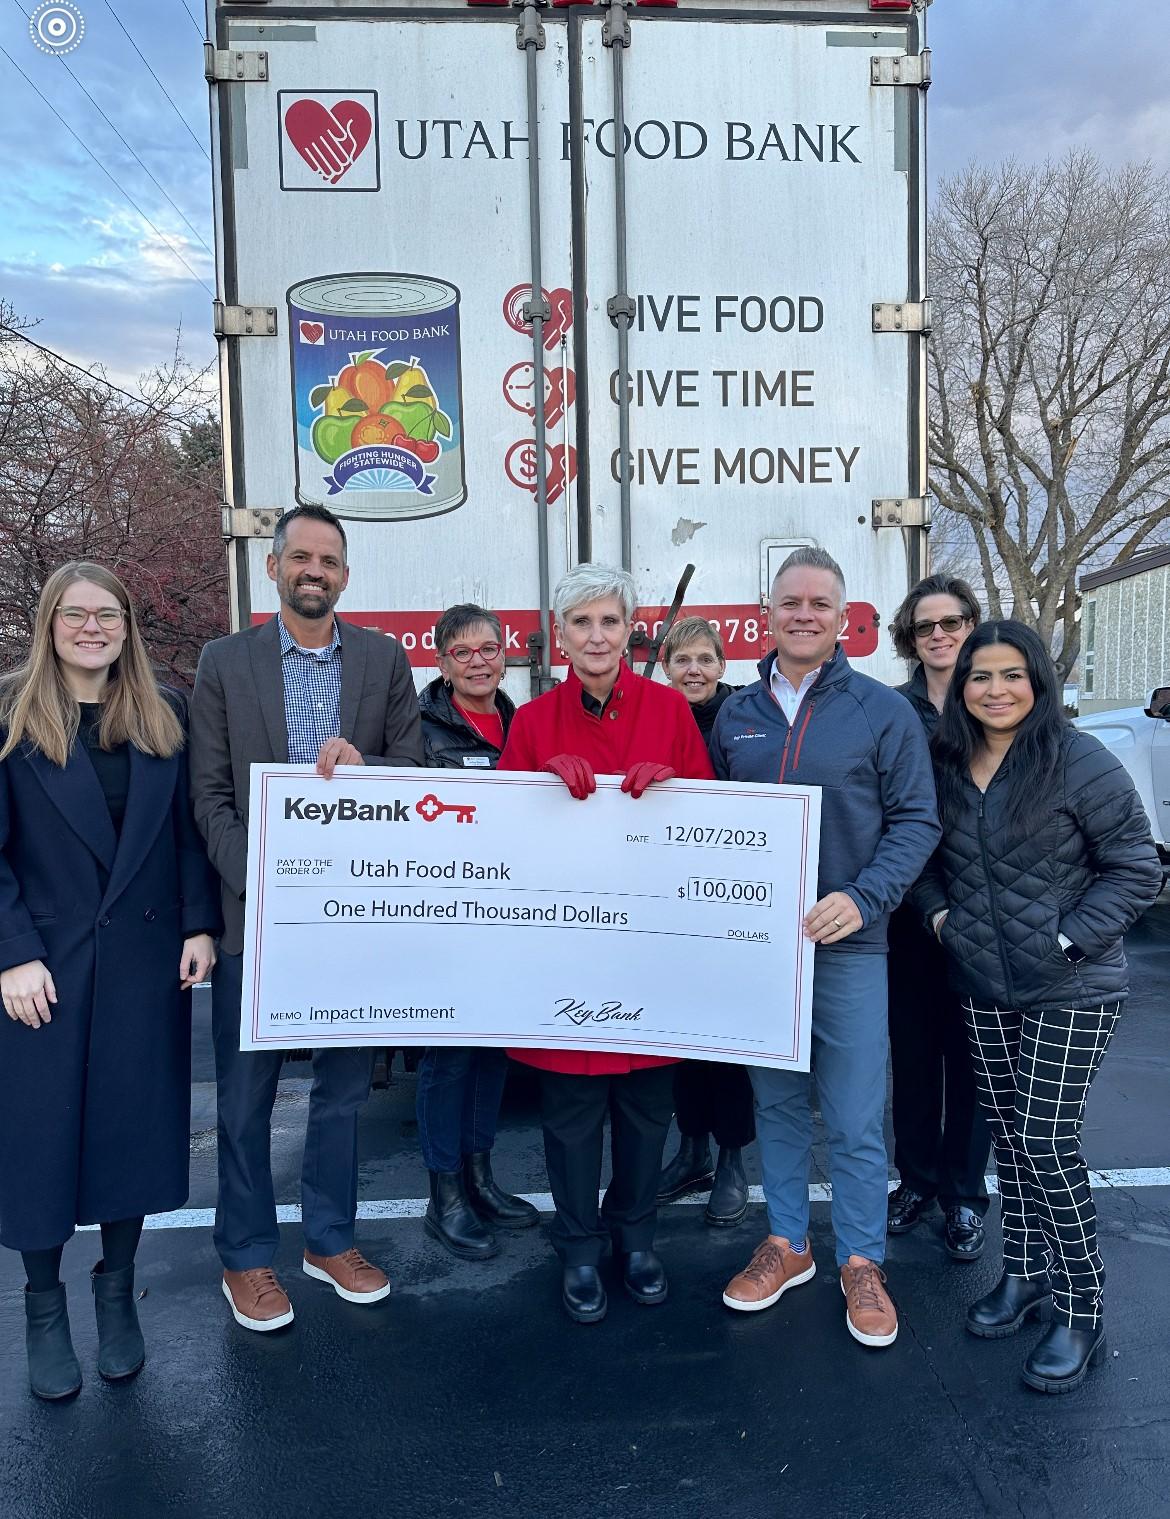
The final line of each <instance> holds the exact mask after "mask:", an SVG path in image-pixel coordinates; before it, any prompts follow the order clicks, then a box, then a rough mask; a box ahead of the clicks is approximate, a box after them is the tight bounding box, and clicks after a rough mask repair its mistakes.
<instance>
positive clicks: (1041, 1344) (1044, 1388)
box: [1024, 1324, 1105, 1393]
mask: <svg viewBox="0 0 1170 1519" xmlns="http://www.w3.org/2000/svg"><path fill="white" fill-rule="evenodd" d="M1104 1359H1105V1325H1104V1324H1098V1325H1097V1327H1096V1329H1071V1328H1070V1327H1069V1326H1068V1325H1067V1324H1049V1326H1048V1328H1047V1329H1046V1330H1045V1331H1044V1333H1043V1335H1042V1336H1041V1337H1040V1339H1039V1340H1038V1341H1037V1342H1036V1345H1035V1346H1034V1348H1033V1350H1032V1354H1031V1355H1030V1356H1029V1357H1028V1359H1027V1360H1026V1361H1025V1362H1024V1381H1025V1382H1026V1383H1027V1384H1028V1386H1029V1387H1034V1388H1035V1389H1036V1390H1037V1392H1056V1393H1060V1392H1072V1390H1073V1388H1074V1387H1079V1386H1080V1385H1081V1383H1082V1382H1083V1381H1084V1380H1085V1377H1086V1376H1087V1375H1088V1372H1089V1367H1090V1366H1099V1365H1100V1364H1101V1362H1102V1361H1103V1360H1104Z"/></svg>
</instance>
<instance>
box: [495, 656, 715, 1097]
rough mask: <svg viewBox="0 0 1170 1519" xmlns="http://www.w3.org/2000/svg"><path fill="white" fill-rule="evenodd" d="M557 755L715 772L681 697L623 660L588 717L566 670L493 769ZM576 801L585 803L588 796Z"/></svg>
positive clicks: (550, 1065) (569, 1070) (644, 1061)
mask: <svg viewBox="0 0 1170 1519" xmlns="http://www.w3.org/2000/svg"><path fill="white" fill-rule="evenodd" d="M557 754H579V755H580V756H581V757H582V758H583V759H587V760H588V761H589V763H590V764H591V765H592V766H593V769H594V770H595V771H596V772H597V774H599V775H625V773H626V771H627V770H628V769H629V768H630V766H631V765H634V764H637V763H638V761H639V760H657V761H658V762H659V763H660V764H663V765H669V766H670V767H671V768H672V769H673V770H674V772H675V774H676V775H679V776H681V777H683V778H685V779H687V780H695V781H710V780H714V778H715V772H714V771H713V770H712V769H711V760H710V758H709V757H708V754H707V749H706V746H705V745H704V743H703V739H702V736H701V734H700V733H699V729H698V727H697V725H696V723H695V720H694V718H693V717H692V716H691V709H690V707H689V705H688V704H687V699H686V697H685V696H683V695H682V694H681V693H680V692H678V691H673V690H671V689H670V687H669V686H656V685H655V684H654V682H653V681H652V680H647V679H645V677H644V676H641V675H635V673H634V672H633V670H631V669H630V668H629V666H628V665H625V664H623V665H622V667H621V673H620V674H619V676H618V679H617V684H616V685H615V686H614V688H613V695H612V696H611V698H610V700H609V704H608V705H607V707H606V709H605V711H604V712H603V713H602V714H601V716H600V717H593V716H591V715H590V714H589V713H588V712H586V710H585V708H584V707H583V706H582V704H581V682H580V681H579V680H578V679H577V677H576V675H575V674H574V673H573V672H572V671H571V670H570V672H569V676H568V679H567V680H566V681H565V682H564V684H563V685H559V686H557V687H555V688H554V689H553V690H552V691H546V692H545V694H544V695H543V696H538V697H537V698H536V700H535V701H531V702H528V703H527V705H526V706H523V707H521V708H520V710H519V711H518V712H517V713H516V716H515V717H514V718H513V719H512V726H511V728H510V729H509V731H508V742H507V743H506V744H505V745H504V752H503V753H502V754H501V755H500V762H499V764H498V766H497V767H496V768H497V769H499V770H539V769H540V767H541V766H542V765H543V764H544V763H545V761H546V760H550V759H552V758H553V757H554V755H557ZM581 805H582V806H585V807H587V806H588V805H589V802H588V800H586V801H585V802H583V803H582V804H581ZM508 1053H509V1054H510V1055H511V1056H512V1058H513V1059H514V1060H519V1061H521V1062H523V1064H525V1065H535V1066H538V1067H539V1068H540V1069H541V1070H544V1071H562V1072H565V1073H566V1074H569V1075H574V1076H621V1075H625V1074H627V1073H628V1072H629V1071H638V1070H642V1069H643V1068H644V1067H646V1066H651V1065H671V1064H674V1061H673V1060H672V1059H667V1058H663V1057H662V1056H661V1055H623V1054H617V1053H613V1054H611V1053H608V1052H604V1051H602V1052H597V1051H593V1050H509V1051H508Z"/></svg>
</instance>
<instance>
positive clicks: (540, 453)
mask: <svg viewBox="0 0 1170 1519" xmlns="http://www.w3.org/2000/svg"><path fill="white" fill-rule="evenodd" d="M514 3H515V5H516V8H517V9H518V10H519V11H520V25H519V26H518V27H517V28H516V46H517V47H518V48H520V49H521V50H522V51H523V53H524V62H525V67H526V69H527V73H528V231H529V244H530V248H531V264H532V299H531V300H530V301H529V302H528V303H527V305H526V306H525V308H524V319H525V321H527V322H531V323H532V370H533V400H534V402H535V416H534V421H535V424H536V552H537V556H538V560H539V563H538V565H537V581H538V586H539V590H538V595H539V597H540V602H539V605H538V607H537V612H538V615H539V617H540V651H539V653H540V659H539V665H537V664H536V662H535V661H534V662H533V672H532V694H533V696H539V695H540V694H541V692H542V691H547V690H548V689H549V687H550V686H551V685H552V625H551V622H550V619H549V602H550V601H551V599H552V596H551V586H550V583H549V563H548V556H549V549H548V455H547V443H546V436H545V434H546V429H545V414H544V412H545V406H544V324H545V322H547V321H548V320H549V318H550V317H551V316H552V312H551V310H550V308H549V304H548V301H547V300H546V299H545V296H544V285H543V278H542V268H541V245H540V116H539V112H540V96H539V92H538V89H537V82H536V55H537V53H538V52H539V51H540V49H541V48H543V47H544V45H545V38H544V27H543V26H542V25H541V22H540V11H541V9H542V8H543V6H544V4H545V0H514ZM566 483H567V482H566Z"/></svg>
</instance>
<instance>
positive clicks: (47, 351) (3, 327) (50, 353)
mask: <svg viewBox="0 0 1170 1519" xmlns="http://www.w3.org/2000/svg"><path fill="white" fill-rule="evenodd" d="M0 332H6V333H7V334H8V335H9V337H13V338H19V339H20V341H21V342H22V343H27V344H28V346H29V347H30V348H35V349H36V350H37V352H38V353H43V354H44V355H45V356H46V357H47V358H50V359H54V360H55V361H56V362H57V363H58V364H64V365H65V367H66V368H67V369H75V370H76V371H77V373H78V374H82V375H84V376H85V378H86V379H87V380H92V381H93V382H94V384H96V385H104V386H105V387H106V389H107V390H112V391H114V393H115V394H116V395H119V396H125V398H126V400H127V401H133V402H134V404H135V406H141V407H144V408H145V409H146V410H147V411H153V412H157V413H158V415H159V416H160V417H166V418H167V419H168V420H169V421H171V422H176V423H178V424H179V426H181V427H189V426H190V425H191V423H190V418H189V417H180V416H176V414H175V413H174V412H173V411H166V410H165V409H164V408H163V407H161V406H156V405H155V404H154V402H153V401H147V400H145V399H144V398H143V397H142V396H136V395H135V394H134V393H133V391H130V390H123V389H122V387H121V386H120V385H115V384H114V382H113V380H107V379H106V377H105V375H100V374H94V373H93V371H92V370H90V369H86V368H85V366H84V365H83V364H75V363H74V362H73V360H72V359H67V358H66V357H65V355H64V354H63V353H58V352H57V350H56V349H55V348H48V347H46V345H45V344H44V343H38V342H37V341H36V340H35V339H34V338H30V337H29V335H28V334H27V333H26V332H21V330H20V328H19V327H11V326H9V324H8V323H7V322H0ZM210 367H211V366H210V365H209V366H208V369H210ZM203 373H204V374H206V373H207V370H204V371H203ZM209 410H210V407H209Z"/></svg>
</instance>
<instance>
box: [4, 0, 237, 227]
mask: <svg viewBox="0 0 1170 1519" xmlns="http://www.w3.org/2000/svg"><path fill="white" fill-rule="evenodd" d="M12 3H13V5H15V6H16V8H17V10H18V11H19V12H20V14H21V15H22V16H23V17H24V18H25V20H26V21H27V20H28V19H29V14H28V12H27V11H26V10H25V8H24V6H23V5H21V3H20V0H12ZM53 56H54V57H55V58H56V59H57V61H58V62H59V63H60V64H61V66H62V68H64V70H65V72H66V73H67V74H68V75H69V77H70V79H72V80H73V83H74V84H75V85H76V86H77V88H78V89H79V90H80V91H81V93H82V94H83V95H84V96H85V98H86V100H88V101H89V103H90V105H91V106H93V108H94V110H95V111H96V112H97V113H98V115H99V116H100V117H101V118H102V120H103V121H104V122H105V124H106V125H107V126H108V127H109V129H110V131H111V132H113V134H114V136H115V137H116V138H117V139H118V141H119V142H120V143H121V144H122V146H123V147H124V148H125V149H126V151H127V153H129V155H130V157H131V158H132V159H133V160H134V162H135V163H136V164H137V165H138V167H139V168H140V169H141V170H142V172H143V173H144V174H145V175H146V177H147V179H149V180H150V182H151V184H152V185H153V186H154V187H155V189H156V190H157V191H158V192H159V194H160V195H161V196H163V198H164V199H165V200H167V201H169V202H170V205H171V207H172V209H173V210H174V211H176V212H177V213H178V215H179V219H180V220H181V221H183V222H184V223H185V224H186V225H187V227H188V228H189V229H190V231H191V232H192V233H194V235H195V240H196V242H198V243H199V244H200V246H201V247H202V248H203V251H204V252H205V253H207V254H211V249H210V248H209V247H208V246H207V244H206V243H205V242H204V241H203V236H202V234H201V233H200V231H199V229H198V228H197V227H196V226H195V225H194V224H193V223H192V222H190V221H188V220H187V217H186V216H185V215H184V213H183V210H182V208H181V207H180V206H179V205H178V203H177V202H176V201H174V200H172V199H171V196H170V194H169V192H168V191H167V190H166V189H165V187H164V186H163V185H161V184H160V183H159V181H158V180H157V179H155V177H154V175H153V174H152V173H151V172H150V170H149V169H148V168H147V167H146V165H145V164H144V163H143V161H142V159H141V158H139V156H138V154H137V153H136V152H135V150H134V149H133V148H132V147H131V146H130V144H129V143H128V142H127V141H126V139H125V138H124V137H123V136H122V134H121V132H120V131H119V130H118V128H117V127H116V126H115V125H114V123H113V122H112V121H111V120H110V118H109V117H108V116H107V115H106V113H105V111H103V110H102V108H101V106H100V105H99V104H98V103H97V101H96V100H95V99H94V98H93V96H92V95H91V94H90V93H89V91H88V90H87V89H86V87H85V85H83V84H82V82H81V80H80V79H78V77H77V75H76V74H75V73H74V72H73V69H72V67H71V66H70V64H69V61H68V59H67V58H66V57H65V56H64V54H63V53H55V54H54V55H53Z"/></svg>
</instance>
